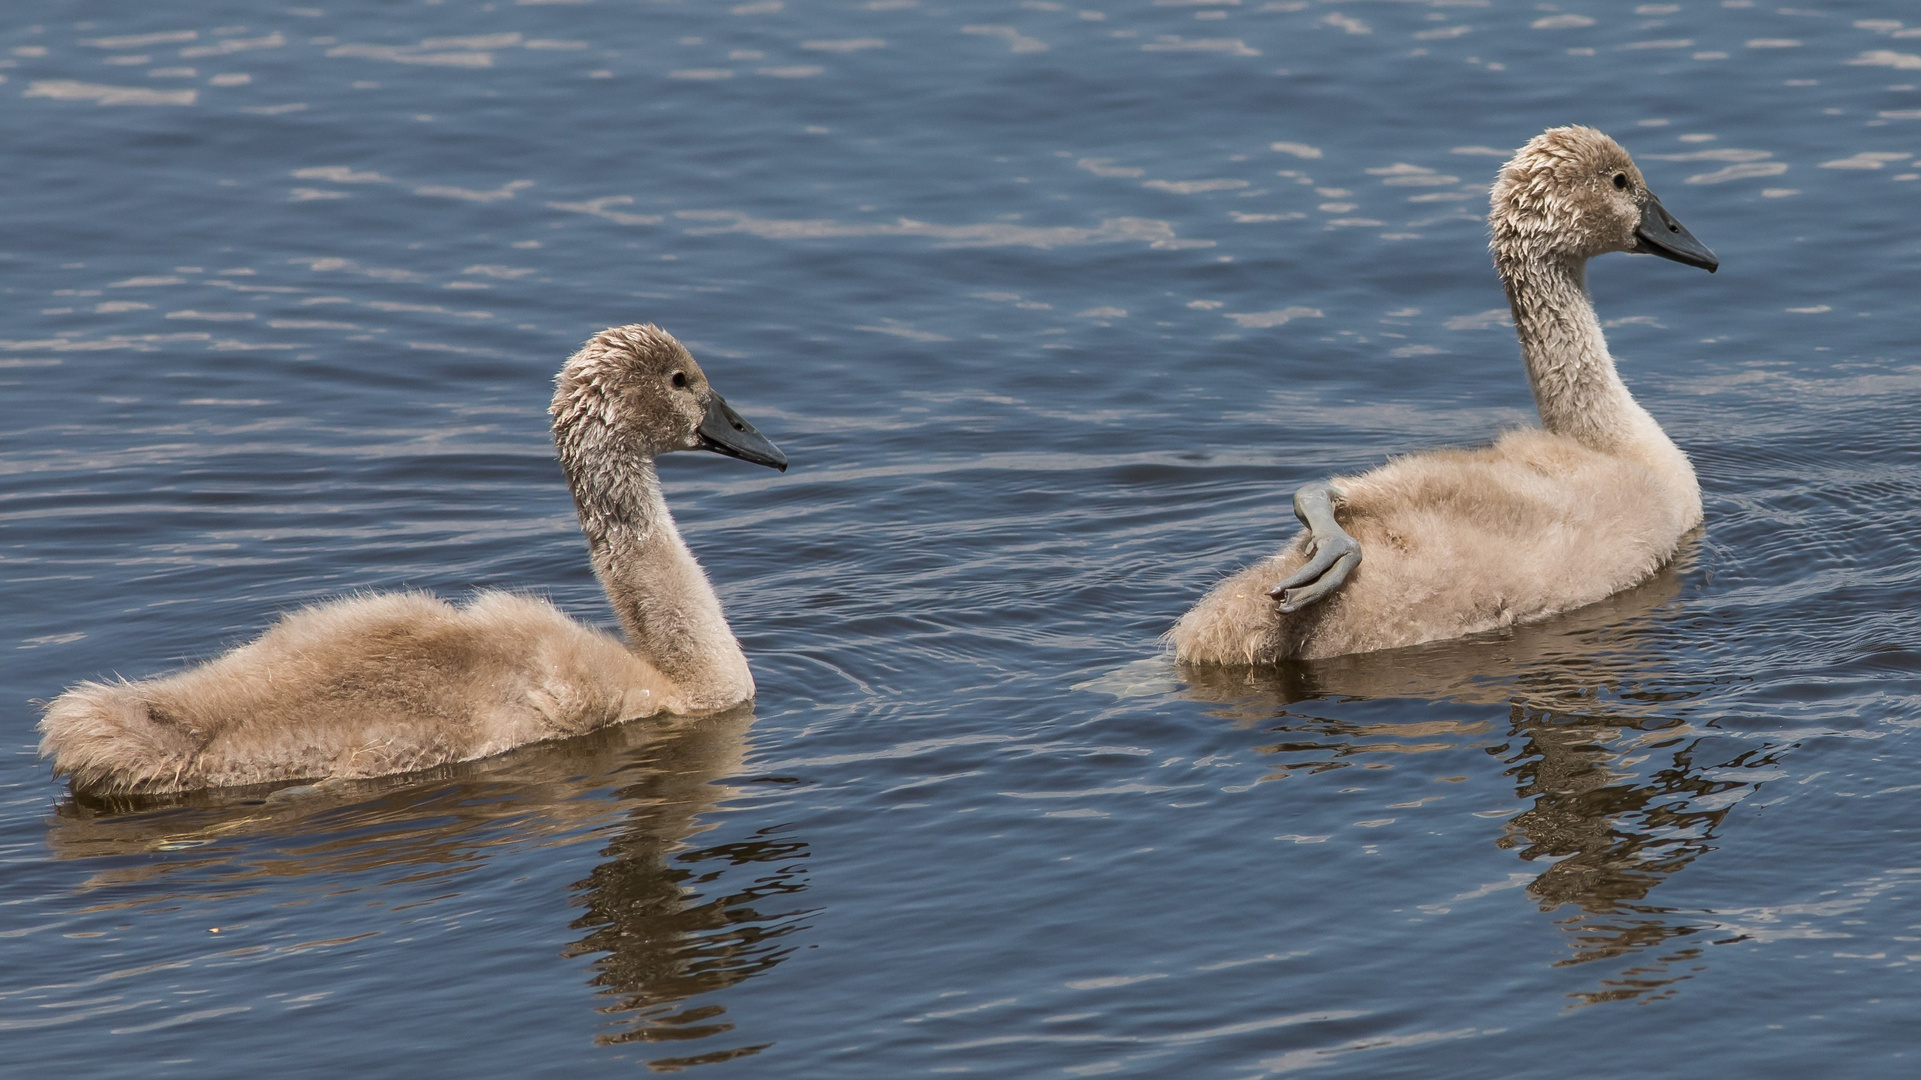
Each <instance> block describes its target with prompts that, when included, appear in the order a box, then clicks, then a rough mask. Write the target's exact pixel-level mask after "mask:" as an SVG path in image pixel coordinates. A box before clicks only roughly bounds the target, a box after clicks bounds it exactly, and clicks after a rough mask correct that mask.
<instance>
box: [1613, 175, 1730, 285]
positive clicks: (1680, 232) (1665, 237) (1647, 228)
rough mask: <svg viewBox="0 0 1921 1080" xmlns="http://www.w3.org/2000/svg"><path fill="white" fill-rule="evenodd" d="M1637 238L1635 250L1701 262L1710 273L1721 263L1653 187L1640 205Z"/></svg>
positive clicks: (1694, 263)
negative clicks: (1679, 219) (1654, 191)
mask: <svg viewBox="0 0 1921 1080" xmlns="http://www.w3.org/2000/svg"><path fill="white" fill-rule="evenodd" d="M1634 239H1635V240H1636V241H1638V243H1636V244H1635V246H1634V250H1635V251H1637V252H1640V253H1642V254H1647V255H1659V256H1661V257H1662V258H1663V259H1673V260H1674V261H1675V262H1678V263H1686V264H1688V265H1689V266H1698V267H1700V268H1701V269H1703V270H1706V271H1707V272H1708V273H1710V274H1712V273H1714V271H1715V269H1716V268H1717V267H1719V266H1720V265H1721V260H1719V259H1717V258H1715V257H1714V252H1712V251H1709V250H1708V249H1707V245H1706V244H1703V243H1701V241H1699V240H1696V239H1695V238H1694V234H1693V233H1691V232H1689V231H1688V230H1687V226H1685V225H1683V224H1681V223H1680V222H1678V221H1676V220H1674V215H1673V214H1670V213H1668V212H1667V208H1666V207H1664V206H1662V205H1661V200H1659V199H1657V198H1655V197H1654V193H1653V192H1651V191H1650V192H1648V203H1647V205H1646V206H1644V207H1642V208H1641V224H1640V225H1639V226H1638V227H1636V228H1635V230H1634Z"/></svg>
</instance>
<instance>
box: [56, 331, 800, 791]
mask: <svg viewBox="0 0 1921 1080" xmlns="http://www.w3.org/2000/svg"><path fill="white" fill-rule="evenodd" d="M554 382H555V389H554V395H553V401H552V405H551V407H550V409H549V412H550V414H551V415H552V417H553V433H554V445H555V448H556V449H557V450H558V452H559V456H560V464H561V468H562V469H563V470H564V471H565V472H566V474H567V483H568V486H569V487H570V488H571V489H572V490H573V495H574V505H575V507H576V508H577V509H578V511H579V515H580V526H581V531H582V532H584V533H585V534H586V536H587V548H588V554H589V557H590V558H591V559H592V561H593V566H594V573H595V575H596V576H597V577H599V579H600V583H601V585H602V587H604V588H605V589H606V591H607V598H608V600H609V601H610V602H611V603H612V605H613V608H614V612H615V614H616V615H618V616H619V617H620V621H621V625H622V627H623V628H624V629H625V630H626V632H627V641H626V643H625V644H623V643H622V642H621V641H620V640H619V639H617V638H615V637H613V636H611V635H609V634H606V633H603V632H601V631H599V630H596V629H593V628H590V627H587V626H583V625H581V624H580V623H577V622H575V621H573V620H572V619H569V618H568V617H566V616H565V615H563V614H561V613H560V611H559V609H557V608H555V607H554V606H553V605H552V604H550V603H548V602H547V601H545V600H540V599H536V598H533V597H530V596H523V595H518V594H514V593H504V592H482V593H480V594H479V595H477V596H476V597H474V599H473V600H472V601H471V602H470V603H468V604H467V605H466V606H464V607H459V608H456V607H454V606H453V605H451V604H448V603H446V602H444V601H442V600H439V599H437V598H435V597H432V596H428V595H426V594H423V593H389V594H377V595H368V596H356V597H351V598H348V599H344V600H335V601H331V602H329V603H325V604H319V605H316V606H313V607H309V608H306V609H304V610H302V611H298V612H295V613H294V614H292V615H289V616H286V617H285V618H283V619H281V620H280V621H279V622H278V623H276V624H275V625H274V626H272V627H271V628H269V629H268V630H267V632H266V633H265V634H263V635H261V637H260V638H258V639H257V640H255V641H254V642H252V643H251V644H248V645H243V646H241V647H240V648H237V649H234V650H232V651H231V652H228V653H227V654H225V655H224V656H220V657H217V658H215V659H213V660H211V661H208V662H207V663H205V664H202V665H200V666H199V667H195V668H191V669H189V670H187V671H183V672H180V673H178V674H174V675H169V676H165V677H162V678H155V679H147V680H143V681H140V682H114V683H97V682H89V683H82V684H81V685H79V686H76V687H74V688H73V689H71V690H68V691H67V692H66V693H64V694H62V695H60V696H59V697H58V698H56V699H55V700H54V702H53V704H51V705H49V706H48V707H47V712H46V716H45V717H43V718H42V719H41V721H40V730H41V732H42V738H41V741H40V753H41V755H42V756H43V757H52V758H53V767H54V774H55V775H56V776H61V775H64V776H68V777H71V778H72V780H73V786H74V788H75V789H76V790H80V791H100V792H129V793H159V792H171V791H188V790H192V789H194V788H205V787H232V786H245V785H251V784H265V783H275V782H280V781H286V780H295V779H312V778H329V779H336V780H338V779H351V778H357V777H368V776H383V775H388V774H391V773H401V772H414V771H418V770H422V769H430V768H433V767H435V766H438V765H445V764H448V763H451V762H458V761H472V760H475V759H478V758H483V757H487V756H490V755H493V754H498V753H501V752H503V751H505V750H509V749H512V748H513V747H516V746H521V745H524V744H526V743H531V742H539V741H541V740H545V739H555V738H565V737H567V736H570V735H578V734H580V733H582V732H584V731H589V730H592V729H593V728H597V727H600V726H603V725H606V724H614V723H619V722H621V721H624V720H631V719H636V718H639V717H647V716H656V715H660V714H663V713H671V714H699V713H709V712H714V711H717V710H720V709H726V708H731V707H733V706H735V705H739V704H741V703H742V702H745V701H748V700H750V699H751V698H752V697H753V696H754V679H753V676H752V674H750V673H749V671H748V668H747V658H746V657H745V656H743V655H741V651H740V644H739V642H737V641H735V640H734V635H733V631H732V630H730V629H729V628H728V625H727V619H726V617H725V616H724V615H723V614H722V613H721V609H720V600H719V598H717V597H716V596H715V595H714V589H713V586H712V585H710V584H709V583H708V581H707V576H706V575H705V574H704V573H702V572H701V569H700V565H699V564H698V563H696V562H695V561H694V557H693V555H692V554H691V553H690V552H689V551H688V550H687V545H686V543H684V542H683V541H682V540H681V538H680V533H679V532H678V531H677V530H676V529H675V528H674V521H673V516H672V515H671V514H669V513H668V510H667V502H666V497H665V496H664V494H663V493H662V491H661V485H660V478H659V476H658V475H657V474H656V472H655V468H654V459H655V458H656V457H657V456H659V455H661V454H665V453H669V452H673V451H678V450H711V451H714V452H716V453H721V454H725V455H727V456H729V457H737V458H742V459H744V460H747V461H751V462H754V463H756V464H760V465H767V466H771V467H773V468H777V469H780V470H782V471H785V470H786V468H787V458H786V457H785V455H783V454H782V453H781V452H780V451H779V450H778V449H776V448H775V446H774V445H773V444H772V443H770V442H768V441H767V440H766V439H765V438H763V437H762V436H761V434H760V433H759V432H758V431H755V430H754V428H753V426H752V425H750V424H748V423H747V422H746V421H745V420H743V419H741V418H740V416H739V414H737V413H735V412H734V410H733V409H731V408H729V407H728V405H727V402H726V401H724V400H722V398H721V396H720V395H719V394H718V393H716V392H715V391H714V388H713V387H712V386H711V385H709V384H708V382H707V377H706V375H705V374H703V373H702V372H701V370H700V365H699V364H696V363H695V362H694V358H693V357H692V356H690V355H689V354H688V352H687V350H686V349H685V348H683V347H682V346H681V344H680V342H678V341H676V340H674V337H673V336H672V335H671V334H668V333H667V332H665V331H663V330H661V329H660V328H659V327H656V326H653V325H651V324H645V325H643V324H634V325H629V326H617V327H613V328H611V329H608V330H603V331H601V332H600V333H599V334H596V335H594V337H593V338H591V339H590V340H589V341H588V342H587V343H586V344H585V345H583V346H582V347H581V348H580V350H579V351H578V352H576V353H574V355H573V356H571V357H569V358H568V360H567V362H566V364H565V365H564V366H563V367H562V368H561V370H560V374H559V375H558V376H556V377H555V380H554Z"/></svg>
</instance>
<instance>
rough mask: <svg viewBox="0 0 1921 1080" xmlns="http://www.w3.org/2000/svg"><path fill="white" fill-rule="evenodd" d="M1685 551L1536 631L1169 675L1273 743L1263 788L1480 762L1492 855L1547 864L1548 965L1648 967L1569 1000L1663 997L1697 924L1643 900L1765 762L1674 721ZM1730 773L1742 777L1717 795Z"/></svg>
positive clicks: (1713, 828)
mask: <svg viewBox="0 0 1921 1080" xmlns="http://www.w3.org/2000/svg"><path fill="white" fill-rule="evenodd" d="M1698 548H1699V543H1698V539H1697V538H1696V537H1693V536H1691V537H1688V538H1686V539H1685V540H1684V542H1683V544H1682V546H1681V548H1680V550H1679V551H1678V552H1677V554H1676V557H1675V558H1674V560H1673V561H1672V562H1670V563H1669V564H1668V565H1667V566H1665V567H1663V568H1662V569H1661V570H1660V571H1659V572H1657V573H1656V574H1655V576H1654V577H1653V578H1652V579H1650V580H1648V581H1647V582H1645V583H1643V584H1641V585H1640V586H1637V587H1636V588H1633V589H1630V590H1628V591H1626V592H1622V593H1618V594H1616V595H1614V596H1612V597H1609V598H1608V599H1606V600H1604V601H1602V602H1600V603H1597V604H1594V605H1591V606H1588V607H1584V608H1581V609H1579V610H1576V611H1573V612H1568V613H1565V614H1562V615H1558V616H1555V617H1554V618H1551V619H1548V620H1545V621H1543V622H1540V623H1534V624H1530V625H1526V626H1514V627H1508V628H1505V629H1502V630H1498V631H1491V632H1487V633H1484V634H1480V635H1477V636H1475V637H1473V638H1468V639H1463V640H1457V641H1447V642H1433V643H1429V644H1425V645H1417V646H1412V647H1409V648H1405V649H1396V650H1393V651H1391V652H1385V653H1374V654H1368V655H1364V656H1339V657H1332V658H1328V659H1325V660H1311V661H1288V662H1285V663H1282V664H1279V665H1266V666H1258V667H1255V666H1249V667H1239V668H1231V667H1220V666H1215V665H1183V666H1180V667H1179V668H1177V669H1176V670H1177V672H1178V674H1179V676H1180V677H1181V679H1183V680H1184V681H1185V683H1186V685H1185V686H1184V688H1183V689H1181V690H1180V691H1179V693H1180V694H1181V695H1182V696H1184V697H1187V698H1189V699H1192V700H1200V701H1206V702H1213V703H1218V704H1220V705H1222V706H1223V708H1222V709H1220V710H1219V714H1220V715H1222V716H1223V717H1226V718H1230V719H1233V720H1236V721H1238V722H1241V723H1244V724H1247V725H1250V726H1256V725H1258V726H1259V727H1261V729H1262V731H1263V733H1264V734H1266V735H1269V736H1275V737H1277V739H1276V741H1273V742H1269V743H1267V744H1265V745H1262V746H1259V747H1258V749H1259V750H1261V751H1262V752H1264V753H1267V754H1270V755H1272V756H1273V757H1274V758H1276V759H1278V760H1279V763H1278V764H1277V765H1276V766H1275V771H1276V773H1277V774H1280V773H1302V774H1308V775H1312V774H1317V773H1325V772H1329V771H1333V770H1340V769H1350V768H1372V769H1389V768H1393V769H1408V768H1422V767H1424V766H1423V764H1421V763H1428V764H1426V766H1425V767H1428V768H1433V764H1432V763H1435V762H1438V761H1440V760H1441V759H1440V758H1437V757H1434V756H1432V755H1438V754H1444V755H1448V756H1449V760H1448V763H1447V764H1446V765H1445V766H1442V767H1441V768H1440V769H1439V770H1437V771H1441V772H1449V773H1453V772H1476V771H1478V770H1481V769H1485V768H1486V763H1487V762H1488V761H1489V760H1490V758H1489V757H1488V756H1487V755H1492V758H1491V760H1493V761H1495V762H1498V763H1499V767H1500V769H1501V771H1502V773H1503V774H1504V775H1506V776H1508V777H1511V778H1512V780H1513V783H1514V788H1515V792H1514V797H1515V805H1516V807H1517V809H1518V812H1516V813H1514V814H1513V815H1512V816H1511V817H1508V818H1507V819H1506V820H1505V821H1504V822H1502V825H1501V832H1500V835H1499V837H1498V838H1497V839H1496V841H1495V843H1496V844H1497V845H1498V846H1499V847H1501V848H1504V849H1510V850H1513V851H1514V852H1515V853H1516V854H1517V855H1518V856H1519V857H1520V858H1521V860H1522V862H1523V868H1524V869H1525V868H1526V865H1527V864H1529V863H1532V864H1535V865H1536V866H1540V864H1542V863H1546V864H1547V865H1546V866H1545V867H1543V868H1541V869H1540V870H1539V871H1538V872H1537V873H1535V874H1533V875H1532V877H1531V879H1530V880H1527V881H1526V891H1527V893H1528V895H1529V896H1530V897H1531V898H1532V899H1533V900H1534V901H1535V902H1536V903H1537V904H1538V905H1539V907H1540V908H1541V910H1543V911H1545V912H1557V913H1561V914H1559V915H1558V916H1557V920H1556V921H1557V922H1558V923H1560V924H1561V925H1562V927H1563V928H1564V929H1565V931H1566V932H1567V935H1568V940H1569V945H1570V950H1571V951H1570V953H1569V954H1568V955H1566V956H1563V957H1560V958H1558V959H1557V960H1556V961H1555V962H1556V963H1559V964H1577V963H1584V962H1588V961H1598V960H1609V959H1614V958H1619V957H1623V956H1626V955H1628V954H1632V953H1638V952H1641V951H1644V950H1648V951H1653V952H1654V953H1655V955H1652V956H1650V957H1647V958H1645V959H1637V961H1636V962H1635V963H1636V966H1635V968H1634V973H1633V974H1632V976H1628V975H1621V976H1615V977H1610V978H1606V979H1603V980H1602V982H1601V984H1600V985H1599V986H1598V987H1596V988H1595V989H1594V990H1592V991H1589V992H1586V993H1582V994H1577V995H1575V997H1576V998H1577V999H1579V1000H1582V1001H1604V1000H1619V999H1623V998H1631V997H1637V996H1643V995H1653V994H1658V993H1663V992H1665V987H1667V986H1669V985H1670V984H1672V983H1673V982H1674V981H1676V979H1678V978H1681V977H1684V976H1683V975H1678V974H1675V973H1673V972H1672V971H1671V970H1670V968H1672V967H1674V966H1677V965H1685V964H1686V963H1687V962H1688V961H1689V960H1691V959H1692V958H1693V956H1694V952H1695V950H1692V949H1690V948H1688V947H1687V944H1688V943H1686V942H1685V941H1682V940H1681V939H1686V938H1688V937H1690V936H1692V935H1695V934H1697V933H1700V932H1702V931H1703V930H1706V929H1709V928H1711V927H1712V926H1713V923H1712V921H1711V920H1708V919H1704V918H1702V917H1701V916H1700V915H1699V914H1698V913H1695V914H1690V913H1686V912H1680V911H1676V910H1674V909H1671V908H1667V907H1664V906H1662V905H1659V904H1657V903H1654V902H1652V901H1651V900H1650V897H1651V895H1652V894H1653V893H1654V891H1655V890H1656V889H1657V888H1658V887H1659V886H1660V885H1661V884H1662V883H1663V882H1664V881H1666V880H1668V879H1669V878H1670V877H1672V876H1673V875H1674V874H1675V873H1676V872H1677V871H1679V870H1681V869H1682V868H1684V867H1686V866H1687V865H1689V864H1690V863H1692V862H1693V861H1694V860H1695V859H1697V858H1699V857H1701V856H1702V855H1703V854H1705V853H1706V852H1708V851H1710V850H1712V849H1713V848H1714V847H1715V846H1716V840H1715V838H1716V834H1717V832H1718V831H1719V830H1720V829H1721V827H1722V825H1723V822H1724V819H1725V818H1726V816H1727V815H1728V813H1729V812H1730V810H1731V809H1732V807H1733V806H1734V804H1735V803H1736V802H1738V801H1739V796H1740V795H1741V794H1743V793H1744V792H1746V791H1752V790H1753V788H1754V785H1755V784H1756V783H1758V782H1759V779H1758V778H1760V777H1765V776H1766V775H1767V771H1766V770H1767V767H1768V766H1769V765H1770V764H1771V763H1772V755H1773V754H1774V752H1775V751H1774V750H1773V749H1772V748H1769V747H1761V748H1758V749H1756V748H1748V749H1741V750H1737V751H1730V752H1724V753H1723V754H1722V756H1712V755H1710V754H1709V753H1707V752H1704V750H1703V746H1702V742H1703V739H1704V738H1707V737H1710V734H1711V733H1710V732H1707V731H1704V730H1702V729H1700V728H1697V727H1695V726H1694V725H1693V724H1692V723H1690V722H1689V720H1688V719H1687V716H1686V713H1687V710H1688V702H1689V699H1690V698H1691V697H1693V696H1694V695H1692V694H1689V693H1688V692H1687V691H1686V689H1685V684H1682V689H1680V690H1678V691H1677V690H1676V689H1675V687H1676V680H1675V677H1674V673H1673V671H1672V666H1671V664H1669V663H1668V662H1667V659H1666V658H1667V657H1668V656H1670V655H1671V651H1672V650H1671V643H1672V640H1673V635H1672V633H1670V632H1668V631H1669V627H1670V624H1671V621H1672V619H1673V617H1674V613H1675V609H1676V607H1677V606H1678V605H1677V604H1676V600H1677V597H1678V596H1679V593H1680V590H1681V587H1682V581H1683V579H1684V577H1685V576H1686V575H1687V574H1688V573H1689V572H1690V571H1691V570H1692V569H1693V565H1694V562H1695V559H1696V556H1697V552H1698ZM1650 686H1658V687H1659V690H1650V689H1647V688H1648V687H1650ZM1702 689H1703V690H1704V691H1705V690H1706V689H1707V688H1706V687H1703V688H1702ZM1317 702H1320V703H1325V704H1322V705H1317V704H1316V703H1317ZM1396 702H1404V703H1406V704H1407V705H1409V706H1413V707H1412V708H1409V709H1407V710H1406V713H1407V714H1409V715H1408V718H1407V719H1405V720H1401V719H1396V718H1394V714H1395V713H1396V712H1397V711H1398V710H1396V709H1394V708H1393V705H1394V703H1396ZM1448 703H1458V704H1461V705H1464V706H1469V707H1470V708H1469V709H1468V710H1466V715H1465V716H1462V715H1459V714H1454V715H1448V716H1446V717H1445V718H1441V717H1437V715H1436V714H1437V712H1441V713H1447V712H1450V710H1447V709H1445V708H1442V709H1439V710H1437V709H1435V708H1433V707H1432V706H1434V705H1437V704H1439V705H1442V706H1445V705H1446V704H1448ZM1490 712H1493V713H1495V714H1496V715H1498V716H1501V717H1502V718H1501V719H1495V718H1494V717H1493V716H1490V715H1489V713H1490ZM1384 713H1385V714H1386V715H1383V714H1384ZM1465 751H1473V752H1472V753H1464V752H1465ZM1409 755H1420V757H1419V760H1418V762H1417V761H1416V760H1412V759H1410V757H1409ZM1457 761H1459V762H1462V763H1463V764H1457V763H1456V762H1457ZM1744 770H1755V772H1754V773H1753V774H1752V775H1755V776H1757V779H1756V780H1743V779H1731V778H1733V777H1739V776H1741V775H1742V772H1743V771H1744ZM1437 779H1439V777H1437ZM1457 779H1462V778H1457ZM1429 906H1430V907H1436V908H1440V909H1445V908H1446V907H1447V901H1446V900H1445V899H1444V898H1442V899H1440V900H1437V902H1436V903H1435V904H1432V905H1429ZM1564 909H1571V910H1564ZM1675 946H1678V951H1672V948H1671V947H1675ZM1664 949H1669V950H1670V951H1665V952H1664V951H1661V950H1664Z"/></svg>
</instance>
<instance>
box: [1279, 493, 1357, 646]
mask: <svg viewBox="0 0 1921 1080" xmlns="http://www.w3.org/2000/svg"><path fill="white" fill-rule="evenodd" d="M1339 497H1340V492H1338V491H1336V490H1334V487H1333V486H1332V485H1330V484H1328V483H1326V482H1325V481H1316V482H1314V483H1312V484H1308V485H1306V486H1304V487H1302V488H1301V490H1299V491H1297V492H1295V493H1294V516H1295V517H1297V518H1300V519H1301V524H1302V525H1305V526H1307V536H1308V541H1307V543H1308V552H1309V554H1310V556H1311V557H1310V558H1309V559H1308V560H1307V563H1306V564H1305V565H1304V566H1302V567H1301V568H1300V569H1299V570H1296V571H1294V572H1293V573H1292V574H1289V575H1288V576H1287V577H1286V578H1285V579H1284V580H1282V581H1281V582H1280V583H1279V584H1277V585H1275V586H1274V587H1273V588H1272V589H1269V590H1268V591H1267V594H1268V595H1269V596H1271V597H1273V598H1274V599H1276V600H1279V601H1280V602H1281V612H1282V613H1283V614H1293V613H1294V612H1296V611H1299V610H1301V609H1302V608H1304V607H1306V606H1308V605H1309V604H1313V603H1318V602H1319V601H1321V600H1323V599H1325V598H1326V597H1327V595H1328V594H1329V593H1332V592H1333V591H1334V590H1335V589H1338V588H1340V587H1341V585H1342V584H1343V583H1345V582H1346V581H1347V576H1348V575H1349V574H1351V573H1353V572H1354V568H1355V567H1357V566H1359V565H1361V544H1360V541H1358V540H1356V539H1354V538H1353V537H1352V536H1349V535H1348V534H1347V531H1346V530H1344V529H1342V528H1341V526H1340V525H1339V523H1337V522H1336V521H1335V520H1334V500H1335V499H1337V498H1339Z"/></svg>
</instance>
